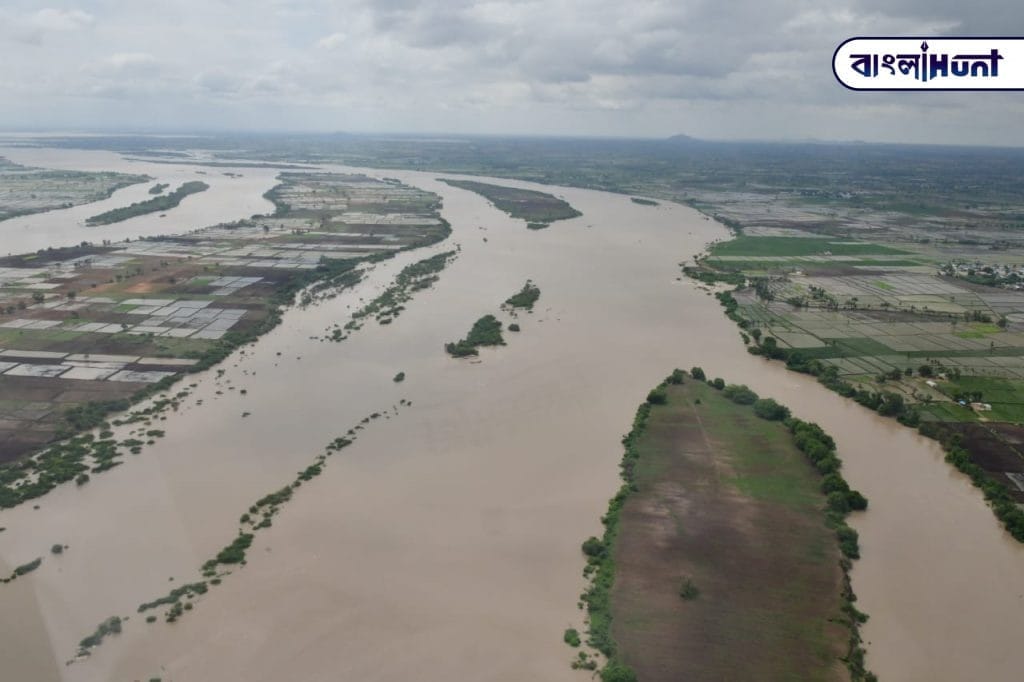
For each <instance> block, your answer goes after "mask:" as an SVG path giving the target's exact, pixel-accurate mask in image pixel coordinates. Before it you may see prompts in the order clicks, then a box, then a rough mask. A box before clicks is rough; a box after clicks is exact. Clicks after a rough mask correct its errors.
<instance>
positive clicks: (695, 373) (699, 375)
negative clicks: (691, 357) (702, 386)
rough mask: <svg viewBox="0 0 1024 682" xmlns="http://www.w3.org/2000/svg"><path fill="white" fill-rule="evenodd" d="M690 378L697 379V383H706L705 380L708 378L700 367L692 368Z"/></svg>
mask: <svg viewBox="0 0 1024 682" xmlns="http://www.w3.org/2000/svg"><path fill="white" fill-rule="evenodd" d="M690 376H691V377H693V378H694V379H696V380H697V381H704V379H706V378H707V377H706V376H704V370H703V369H701V368H700V367H691V368H690Z"/></svg>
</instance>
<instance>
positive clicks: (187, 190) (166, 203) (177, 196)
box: [85, 180, 210, 225]
mask: <svg viewBox="0 0 1024 682" xmlns="http://www.w3.org/2000/svg"><path fill="white" fill-rule="evenodd" d="M208 189H210V186H209V185H207V184H206V183H205V182H201V181H198V180H193V181H192V182H186V183H185V184H183V185H182V186H181V187H179V188H178V189H176V190H174V191H173V192H171V193H169V194H164V195H163V196H157V197H154V198H152V199H147V200H146V201H137V202H135V203H134V204H132V205H131V206H124V207H122V208H115V209H112V210H110V211H106V212H104V213H100V214H99V215H94V216H93V217H91V218H87V219H86V221H85V224H86V225H110V224H111V223H119V222H121V221H122V220H128V219H129V218H134V217H136V216H140V215H146V214H147V213H156V212H157V211H167V210H169V209H172V208H174V207H175V206H177V205H178V204H180V203H181V201H182V199H184V198H185V197H187V196H188V195H190V194H198V193H199V192H205V191H206V190H208Z"/></svg>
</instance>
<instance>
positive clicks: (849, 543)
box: [836, 524, 860, 559]
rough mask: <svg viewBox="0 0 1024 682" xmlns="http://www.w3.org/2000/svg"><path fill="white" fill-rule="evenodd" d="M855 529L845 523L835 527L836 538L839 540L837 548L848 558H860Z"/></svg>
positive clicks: (857, 536)
mask: <svg viewBox="0 0 1024 682" xmlns="http://www.w3.org/2000/svg"><path fill="white" fill-rule="evenodd" d="M859 538H860V536H859V535H857V531H855V530H854V529H852V528H850V527H849V526H847V525H846V524H843V525H842V526H840V527H839V528H837V529H836V539H837V540H839V549H840V550H841V551H842V552H843V556H845V557H846V558H848V559H859V558H860V546H859V545H858V542H857V541H858V539H859Z"/></svg>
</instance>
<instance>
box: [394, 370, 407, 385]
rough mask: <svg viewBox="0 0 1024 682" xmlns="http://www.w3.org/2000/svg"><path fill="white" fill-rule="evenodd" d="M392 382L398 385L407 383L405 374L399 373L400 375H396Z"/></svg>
mask: <svg viewBox="0 0 1024 682" xmlns="http://www.w3.org/2000/svg"><path fill="white" fill-rule="evenodd" d="M392 381H394V382H395V383H396V384H398V383H401V382H403V381H405V372H399V373H398V374H396V375H395V378H394V379H392Z"/></svg>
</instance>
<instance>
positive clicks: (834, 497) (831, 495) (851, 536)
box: [784, 417, 868, 559]
mask: <svg viewBox="0 0 1024 682" xmlns="http://www.w3.org/2000/svg"><path fill="white" fill-rule="evenodd" d="M784 423H785V425H786V428H788V429H789V432H790V433H791V434H793V443H794V444H795V445H796V447H797V448H798V449H799V450H800V452H802V453H804V455H805V456H806V457H807V459H808V460H809V461H810V462H811V463H812V464H813V465H814V467H815V468H816V469H817V470H818V472H819V473H820V474H821V475H822V480H821V489H822V492H824V493H825V495H826V499H827V504H828V520H829V522H830V523H831V524H832V525H833V526H834V527H835V529H836V539H837V540H838V541H839V550H840V551H841V552H842V553H843V556H844V557H846V558H847V559H857V558H858V557H860V547H859V545H858V542H857V540H858V537H857V531H855V530H854V529H853V528H850V526H848V525H847V524H846V520H845V519H846V515H847V514H848V513H849V512H850V511H859V510H863V509H867V506H868V501H867V499H866V498H865V497H864V496H863V495H861V494H860V493H859V492H858V491H856V490H851V489H850V486H849V484H847V482H846V481H845V479H843V476H842V474H840V473H839V469H840V467H841V466H842V462H840V461H839V458H838V457H836V443H835V441H834V440H832V437H831V436H829V435H828V434H827V433H825V431H824V430H823V429H822V428H821V427H820V426H818V425H817V424H814V423H811V422H805V421H803V420H801V419H797V418H795V417H789V418H787V419H786V420H785V421H784Z"/></svg>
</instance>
